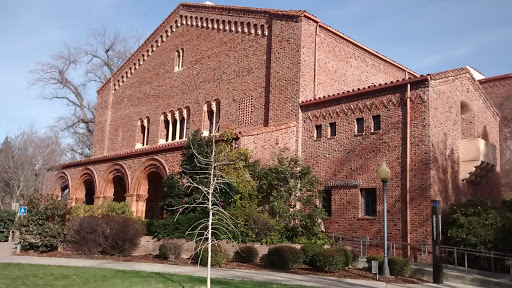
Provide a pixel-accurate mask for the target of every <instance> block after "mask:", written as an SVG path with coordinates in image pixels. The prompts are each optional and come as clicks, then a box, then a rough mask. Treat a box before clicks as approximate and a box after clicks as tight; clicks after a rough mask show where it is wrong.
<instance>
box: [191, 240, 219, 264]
mask: <svg viewBox="0 0 512 288" xmlns="http://www.w3.org/2000/svg"><path fill="white" fill-rule="evenodd" d="M195 251H197V252H196V253H195V254H194V256H192V260H194V261H196V262H197V263H199V265H201V266H208V246H204V248H199V249H197V248H196V250H195ZM224 263H226V252H225V251H224V250H223V249H222V247H217V246H215V245H212V262H211V265H212V267H213V266H222V265H224Z"/></svg>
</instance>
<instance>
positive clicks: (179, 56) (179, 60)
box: [174, 48, 185, 71]
mask: <svg viewBox="0 0 512 288" xmlns="http://www.w3.org/2000/svg"><path fill="white" fill-rule="evenodd" d="M184 52H185V51H184V50H183V48H181V49H178V50H176V57H175V62H174V63H175V64H174V71H178V70H181V69H183V54H184Z"/></svg>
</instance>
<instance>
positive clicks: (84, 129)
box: [31, 27, 140, 160]
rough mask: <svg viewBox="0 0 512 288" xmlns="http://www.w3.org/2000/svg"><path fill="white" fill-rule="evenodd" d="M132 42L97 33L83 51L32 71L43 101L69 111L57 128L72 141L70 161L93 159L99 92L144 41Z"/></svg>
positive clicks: (71, 50)
mask: <svg viewBox="0 0 512 288" xmlns="http://www.w3.org/2000/svg"><path fill="white" fill-rule="evenodd" d="M134 39H135V41H129V40H128V38H127V37H125V36H123V35H121V34H120V33H118V32H113V33H111V32H109V31H108V30H107V29H106V28H104V27H101V28H99V29H96V30H93V31H92V32H91V36H90V38H89V40H88V41H87V43H85V44H84V45H82V46H81V47H72V46H67V47H65V48H64V49H62V50H60V51H59V52H57V53H55V54H54V55H53V56H52V57H50V59H49V60H47V61H45V62H42V63H39V64H38V65H37V66H36V67H35V68H34V69H33V70H32V71H31V74H32V81H31V82H32V84H33V85H37V86H40V87H42V88H43V91H42V97H43V98H44V99H47V100H50V101H62V102H64V103H65V104H66V105H67V106H68V107H69V108H70V111H69V113H68V114H67V115H64V116H62V117H60V118H58V121H57V124H56V127H58V128H59V129H60V130H61V131H62V132H64V136H65V138H67V139H68V140H69V143H67V145H66V150H67V152H68V158H69V159H68V160H75V159H79V158H86V157H90V156H91V153H92V135H93V133H94V119H95V117H96V91H95V90H96V89H97V88H98V87H99V85H101V84H102V83H104V82H105V81H106V80H107V79H108V78H109V77H111V76H112V75H113V74H114V73H115V71H116V70H117V69H118V68H119V67H120V66H121V65H122V64H123V62H124V61H126V59H128V57H129V56H130V54H131V52H132V51H133V50H134V48H135V47H136V46H137V44H138V43H139V42H140V41H139V39H140V37H134Z"/></svg>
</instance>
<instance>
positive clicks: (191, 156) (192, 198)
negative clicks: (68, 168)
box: [162, 130, 232, 214]
mask: <svg viewBox="0 0 512 288" xmlns="http://www.w3.org/2000/svg"><path fill="white" fill-rule="evenodd" d="M212 149H213V145H212V138H211V137H204V136H202V135H201V132H200V131H199V130H195V131H194V132H193V133H192V134H191V135H190V137H189V139H188V141H187V143H186V144H185V157H184V159H183V161H182V162H181V172H180V173H178V174H170V175H169V176H168V177H167V178H166V179H165V180H164V183H163V194H162V205H163V206H164V207H165V208H167V209H171V210H170V211H169V212H170V214H175V213H176V212H177V210H175V209H177V208H178V207H180V206H183V205H191V204H194V203H197V201H198V200H199V199H200V198H201V197H202V196H203V195H202V191H201V190H200V189H199V188H197V187H195V186H186V184H187V183H189V182H190V181H193V182H194V183H195V184H197V185H200V186H202V187H209V186H210V184H209V181H210V178H209V177H204V176H205V175H206V174H207V173H208V171H209V170H210V168H211V167H209V166H208V165H209V164H208V163H205V162H204V161H202V160H200V158H204V159H209V158H210V157H211V154H212ZM228 150H230V147H229V145H226V143H224V142H220V143H219V144H218V145H216V152H215V153H216V154H217V155H221V154H222V153H224V152H225V151H228ZM217 160H218V159H217ZM228 186H229V185H228ZM227 188H228V189H220V188H217V189H216V191H215V193H216V194H217V195H218V196H219V200H220V199H222V201H221V202H222V204H223V205H226V206H227V205H229V203H230V200H231V198H232V193H230V190H231V189H229V188H230V187H227ZM173 209H174V210H173ZM204 210H205V209H204V208H201V207H190V209H187V212H191V213H196V212H199V213H204Z"/></svg>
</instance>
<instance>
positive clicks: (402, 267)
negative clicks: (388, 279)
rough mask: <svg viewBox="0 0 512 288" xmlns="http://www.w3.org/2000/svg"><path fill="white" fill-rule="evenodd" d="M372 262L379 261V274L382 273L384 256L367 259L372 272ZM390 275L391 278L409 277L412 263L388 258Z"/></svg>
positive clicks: (404, 259)
mask: <svg viewBox="0 0 512 288" xmlns="http://www.w3.org/2000/svg"><path fill="white" fill-rule="evenodd" d="M372 261H379V273H382V267H383V266H384V257H383V256H368V257H366V263H368V269H369V270H370V271H371V270H372ZM388 265H389V274H391V276H404V277H407V276H409V274H410V273H411V262H410V261H409V259H406V258H402V257H397V256H390V257H388Z"/></svg>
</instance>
